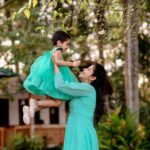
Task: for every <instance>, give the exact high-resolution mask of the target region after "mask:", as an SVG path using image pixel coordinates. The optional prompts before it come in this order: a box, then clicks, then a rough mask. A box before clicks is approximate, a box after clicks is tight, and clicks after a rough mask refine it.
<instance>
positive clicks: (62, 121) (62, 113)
mask: <svg viewBox="0 0 150 150" xmlns="http://www.w3.org/2000/svg"><path fill="white" fill-rule="evenodd" d="M59 122H60V124H62V125H65V124H66V111H65V102H63V103H62V104H61V106H60V107H59Z"/></svg>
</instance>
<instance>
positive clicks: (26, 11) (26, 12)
mask: <svg viewBox="0 0 150 150" xmlns="http://www.w3.org/2000/svg"><path fill="white" fill-rule="evenodd" d="M24 14H25V16H26V17H27V18H28V19H29V18H30V10H29V9H26V10H25V11H24Z"/></svg>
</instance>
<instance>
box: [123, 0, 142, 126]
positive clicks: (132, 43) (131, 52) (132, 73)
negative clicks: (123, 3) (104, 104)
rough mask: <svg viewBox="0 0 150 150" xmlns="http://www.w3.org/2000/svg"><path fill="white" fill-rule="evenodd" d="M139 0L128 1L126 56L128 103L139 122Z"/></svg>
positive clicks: (130, 110) (136, 121)
mask: <svg viewBox="0 0 150 150" xmlns="http://www.w3.org/2000/svg"><path fill="white" fill-rule="evenodd" d="M137 4H138V0H128V2H127V49H126V57H125V83H126V87H125V91H126V92H125V93H126V105H127V108H128V110H129V112H130V113H131V114H136V118H135V119H136V120H135V124H137V123H138V122H139V97H138V8H137Z"/></svg>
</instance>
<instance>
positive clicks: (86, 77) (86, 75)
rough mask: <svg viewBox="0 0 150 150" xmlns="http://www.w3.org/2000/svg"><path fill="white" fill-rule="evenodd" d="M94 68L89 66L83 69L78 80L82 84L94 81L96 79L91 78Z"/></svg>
mask: <svg viewBox="0 0 150 150" xmlns="http://www.w3.org/2000/svg"><path fill="white" fill-rule="evenodd" d="M94 69H95V66H94V65H91V66H89V67H88V68H84V69H83V71H82V72H81V73H80V74H79V78H80V80H81V81H82V82H88V83H91V81H93V80H95V79H96V77H94V76H92V75H93V73H94Z"/></svg>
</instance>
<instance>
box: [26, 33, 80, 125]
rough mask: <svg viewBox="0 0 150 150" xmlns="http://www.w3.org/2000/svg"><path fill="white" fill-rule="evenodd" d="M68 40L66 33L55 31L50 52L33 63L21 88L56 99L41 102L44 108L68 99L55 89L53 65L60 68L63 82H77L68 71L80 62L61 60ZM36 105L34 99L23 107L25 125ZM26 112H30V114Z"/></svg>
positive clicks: (28, 121) (32, 114) (28, 122)
mask: <svg viewBox="0 0 150 150" xmlns="http://www.w3.org/2000/svg"><path fill="white" fill-rule="evenodd" d="M70 39H71V38H70V36H69V35H68V34H67V33H66V32H64V31H56V32H55V33H54V34H53V36H52V42H53V48H52V50H51V51H50V50H47V51H46V52H45V53H44V54H43V55H42V56H40V57H38V58H37V59H36V60H35V61H34V62H33V64H32V66H31V68H30V74H29V76H28V77H27V78H26V80H25V81H24V84H23V86H24V87H25V89H26V90H27V91H29V92H30V93H32V94H34V95H45V96H49V97H50V99H51V98H53V99H56V100H54V102H52V101H51V100H47V101H42V102H41V103H42V104H43V103H45V104H44V106H45V105H47V106H48V105H49V106H55V105H56V106H57V104H59V103H60V102H59V100H58V99H62V100H68V99H70V97H69V96H68V95H66V94H64V93H61V92H59V91H58V90H57V89H56V88H55V85H54V63H55V64H57V65H59V66H60V71H61V73H62V75H63V78H64V80H65V81H68V82H78V80H77V78H76V77H75V75H74V74H73V73H72V71H71V70H70V69H69V67H77V66H79V65H80V61H79V60H78V61H74V62H70V61H64V60H63V53H64V52H65V51H66V50H67V49H68V48H69V44H70ZM39 103H40V102H39ZM54 103H55V104H54ZM51 104H54V105H51ZM37 105H38V103H37V102H36V101H35V100H34V99H31V100H30V107H28V106H24V107H23V120H24V122H25V124H30V117H34V114H35V110H36V108H37ZM28 109H29V111H28ZM28 112H30V114H29V113H28Z"/></svg>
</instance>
